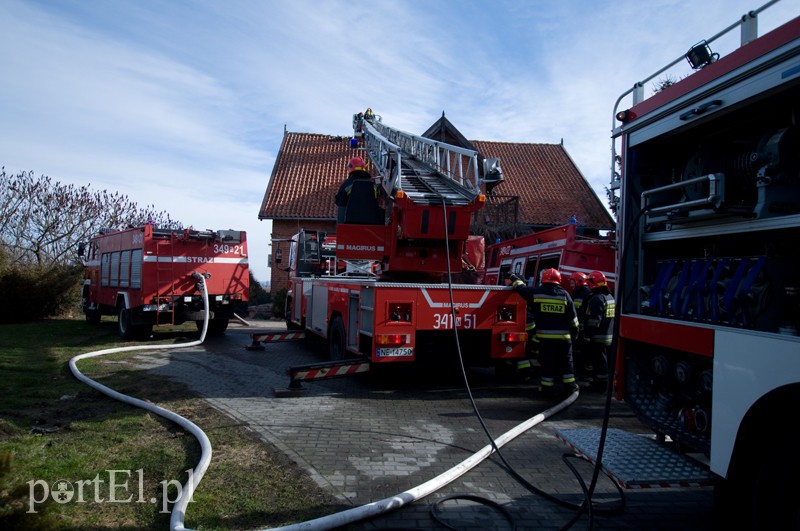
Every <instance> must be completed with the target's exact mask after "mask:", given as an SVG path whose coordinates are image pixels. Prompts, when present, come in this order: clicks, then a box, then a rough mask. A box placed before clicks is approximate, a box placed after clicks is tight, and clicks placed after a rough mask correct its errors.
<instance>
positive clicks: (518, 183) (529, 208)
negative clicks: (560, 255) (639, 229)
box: [472, 140, 614, 230]
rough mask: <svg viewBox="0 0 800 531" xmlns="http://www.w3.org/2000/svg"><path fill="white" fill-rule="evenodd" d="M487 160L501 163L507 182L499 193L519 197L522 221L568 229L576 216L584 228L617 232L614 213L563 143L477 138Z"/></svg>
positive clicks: (475, 144) (496, 190) (498, 189)
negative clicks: (563, 226)
mask: <svg viewBox="0 0 800 531" xmlns="http://www.w3.org/2000/svg"><path fill="white" fill-rule="evenodd" d="M472 145H474V146H475V149H476V150H477V151H478V152H479V153H480V154H481V155H483V156H484V157H486V158H492V157H496V158H498V159H500V166H501V167H502V169H503V176H504V177H505V181H504V182H503V183H501V184H500V185H498V186H497V187H496V188H495V189H494V190H493V193H494V194H500V195H503V196H519V209H520V211H519V221H520V222H521V223H526V224H532V225H564V224H566V223H567V222H568V221H569V218H570V216H572V215H574V216H575V217H576V218H577V220H578V224H579V225H583V226H586V227H591V228H595V229H601V230H602V229H611V228H613V226H614V223H613V220H612V219H611V215H610V214H609V213H608V211H606V209H605V208H604V207H603V204H602V203H601V202H600V199H599V198H598V197H597V195H596V194H595V193H594V191H593V190H592V187H591V186H589V183H588V182H587V181H586V179H585V178H584V177H583V175H582V174H581V172H580V170H579V169H578V167H577V166H575V163H574V162H573V161H572V158H571V157H570V156H569V155H568V154H567V151H566V150H565V149H564V146H563V145H561V144H520V143H516V142H487V141H484V140H473V141H472Z"/></svg>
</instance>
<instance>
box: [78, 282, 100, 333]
mask: <svg viewBox="0 0 800 531" xmlns="http://www.w3.org/2000/svg"><path fill="white" fill-rule="evenodd" d="M81 307H82V308H83V314H84V315H85V316H86V322H87V323H89V324H98V323H99V322H100V309H99V308H95V309H93V310H92V309H90V308H89V293H88V290H87V289H86V288H83V292H82V293H81Z"/></svg>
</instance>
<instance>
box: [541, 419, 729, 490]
mask: <svg viewBox="0 0 800 531" xmlns="http://www.w3.org/2000/svg"><path fill="white" fill-rule="evenodd" d="M556 436H557V437H558V438H559V439H561V440H562V441H563V442H564V443H565V444H567V445H568V446H569V447H571V448H572V449H573V450H575V452H576V453H577V454H578V455H579V456H580V457H582V458H584V459H586V460H587V461H589V462H590V463H592V464H594V463H595V462H596V461H597V448H598V445H599V442H600V429H599V428H594V429H566V430H556ZM603 471H604V472H605V473H606V475H608V476H609V477H610V478H611V479H612V480H613V481H614V482H615V483H617V484H618V485H619V486H620V487H622V488H624V489H652V488H675V487H707V486H711V485H713V477H712V475H711V472H709V471H708V470H707V469H706V468H705V467H703V466H702V465H700V464H699V463H697V462H696V461H695V460H693V459H692V458H691V457H689V456H686V455H682V454H678V453H676V452H674V451H673V450H671V449H670V448H668V447H666V446H665V445H663V444H659V443H658V442H656V441H655V440H654V439H650V438H648V437H645V436H642V435H636V434H634V433H631V432H627V431H624V430H619V429H609V430H608V433H607V434H606V443H605V448H604V450H603Z"/></svg>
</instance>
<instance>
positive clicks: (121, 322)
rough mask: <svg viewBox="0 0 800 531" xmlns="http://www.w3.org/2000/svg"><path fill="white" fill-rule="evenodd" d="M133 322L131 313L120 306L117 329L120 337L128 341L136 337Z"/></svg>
mask: <svg viewBox="0 0 800 531" xmlns="http://www.w3.org/2000/svg"><path fill="white" fill-rule="evenodd" d="M131 321H132V319H131V311H130V310H128V309H127V308H125V307H124V306H120V307H119V308H118V309H117V327H118V329H119V337H120V338H121V339H124V340H126V341H128V340H130V339H134V338H135V337H136V328H135V327H134V326H133V324H132V323H131Z"/></svg>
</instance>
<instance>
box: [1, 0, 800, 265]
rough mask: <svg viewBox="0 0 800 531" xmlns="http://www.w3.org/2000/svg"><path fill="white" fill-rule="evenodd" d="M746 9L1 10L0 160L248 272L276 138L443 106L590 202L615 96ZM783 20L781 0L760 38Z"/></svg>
mask: <svg viewBox="0 0 800 531" xmlns="http://www.w3.org/2000/svg"><path fill="white" fill-rule="evenodd" d="M755 7H757V5H754V3H752V2H751V0H709V1H707V2H705V3H704V4H703V5H702V6H701V7H699V8H698V6H697V4H696V3H695V2H691V1H689V0H654V1H652V2H646V3H643V2H640V1H634V0H620V1H618V2H614V3H598V2H592V1H588V0H581V1H574V2H550V3H547V4H543V3H541V2H516V1H513V0H498V1H497V2H493V3H491V4H487V3H485V2H478V1H466V2H461V1H459V2H455V1H444V2H422V1H410V2H394V1H375V2H369V3H367V4H363V3H362V4H359V3H353V2H345V1H330V2H316V1H311V0H298V1H293V2H249V1H235V0H234V1H231V2H225V3H219V2H213V1H199V2H195V3H192V4H191V5H187V4H184V3H172V2H166V3H165V2H161V1H155V0H141V1H137V2H130V1H121V0H109V1H104V2H77V3H38V2H19V1H15V0H5V1H4V2H2V3H0V17H2V19H3V20H4V22H5V24H4V31H3V32H2V34H0V46H1V47H2V49H3V50H5V51H6V52H7V53H3V54H0V70H2V72H4V74H5V76H4V82H3V84H0V120H2V123H3V124H4V126H5V127H4V128H3V129H1V130H0V161H2V163H3V164H4V165H5V166H6V170H7V171H22V170H33V171H35V172H37V173H45V174H48V175H50V176H52V177H53V178H56V179H59V180H62V181H67V182H75V183H77V184H86V183H92V185H93V186H96V187H98V188H108V189H109V190H119V191H120V192H122V193H126V194H128V195H129V196H130V197H131V198H132V199H134V200H135V201H137V202H138V203H139V204H140V205H146V204H155V206H156V208H157V209H159V210H167V209H170V213H171V214H172V215H173V217H175V218H176V219H180V220H181V221H183V222H185V223H189V224H192V225H195V226H203V225H205V226H206V227H204V228H213V227H219V228H222V227H225V228H242V229H245V230H247V231H248V232H249V233H250V234H251V236H250V250H251V265H252V267H253V270H254V271H255V272H256V274H257V276H258V277H259V278H261V279H266V278H268V273H267V267H266V266H267V253H268V252H269V247H268V236H267V235H268V234H269V231H270V224H269V223H267V222H259V221H257V215H258V207H259V205H260V202H261V198H262V197H263V194H264V191H265V189H266V186H267V182H268V179H269V175H270V173H271V170H272V166H273V164H274V161H275V157H276V155H277V151H278V149H279V147H280V142H281V140H282V137H283V131H284V126H286V127H287V128H288V130H290V131H296V132H316V133H327V134H342V135H347V134H349V133H350V130H349V126H350V120H351V117H352V114H353V113H355V112H358V111H363V110H364V109H365V108H366V107H367V106H370V107H372V108H373V109H374V110H375V111H376V112H377V113H378V114H381V115H383V117H384V119H385V121H386V122H387V123H389V124H390V125H393V126H396V127H398V128H400V129H404V130H407V131H410V132H413V133H421V132H422V131H424V130H425V129H427V128H428V127H429V126H430V124H431V123H433V122H434V121H435V120H436V119H437V118H438V117H439V116H440V115H441V113H442V112H443V111H444V112H445V113H446V114H447V116H448V118H449V119H450V120H451V121H452V122H453V123H454V124H455V125H456V127H458V128H459V130H461V131H462V133H464V135H465V136H466V137H467V138H470V139H475V140H500V141H514V142H534V143H557V142H560V141H561V139H562V138H563V139H564V143H565V146H566V148H567V151H568V152H569V154H570V155H571V156H572V158H573V159H574V160H575V162H576V163H577V165H578V168H579V169H580V170H581V171H582V173H583V174H584V175H585V176H586V178H587V179H588V180H589V182H590V183H591V184H592V185H593V187H594V189H595V190H596V191H597V192H598V195H599V196H600V197H601V198H602V199H605V197H604V192H603V187H604V186H605V185H606V184H607V183H608V180H609V175H610V139H609V133H610V129H611V127H612V120H611V114H612V105H613V103H614V101H615V100H616V98H617V97H618V96H619V95H620V94H621V93H622V92H623V91H624V90H626V89H627V88H628V87H630V86H632V84H633V83H634V82H635V81H637V80H639V79H641V78H642V77H643V76H646V75H648V74H649V73H651V72H653V71H654V70H656V69H658V68H659V67H660V66H662V65H663V64H665V63H666V62H668V61H670V60H672V59H674V58H675V57H677V56H679V55H680V54H681V53H683V52H685V51H686V50H688V48H689V46H691V45H692V44H694V43H695V42H697V41H698V40H700V39H702V38H708V37H710V36H711V35H712V34H713V33H716V32H717V31H718V30H720V29H722V27H724V26H726V25H728V24H730V23H732V22H733V21H735V20H736V19H737V18H738V17H739V16H740V15H741V14H742V13H745V12H747V11H749V10H751V9H753V8H755ZM793 16H796V3H795V2H792V1H788V0H783V1H782V2H780V3H779V4H777V5H776V6H775V7H773V8H770V9H769V10H768V11H767V12H766V13H764V14H762V15H761V16H760V20H759V26H760V32H761V33H764V32H766V31H768V30H769V29H771V28H773V27H775V26H776V25H778V24H779V23H782V22H785V21H787V20H789V18H791V17H793ZM737 39H738V35H736V36H734V37H732V38H730V39H727V40H724V41H720V42H719V43H716V44H715V45H713V48H714V50H715V51H719V52H720V53H723V54H724V53H728V52H729V51H730V49H732V48H733V47H735V46H736V42H735V41H736V40H737ZM9 51H10V52H11V53H8V52H9ZM681 67H682V68H683V71H682V72H683V73H686V72H688V66H686V65H681ZM679 75H683V74H679ZM646 90H647V91H648V92H649V91H650V90H651V88H650V87H647V88H646ZM256 234H258V235H259V236H258V237H257V238H256V237H254V235H256Z"/></svg>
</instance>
